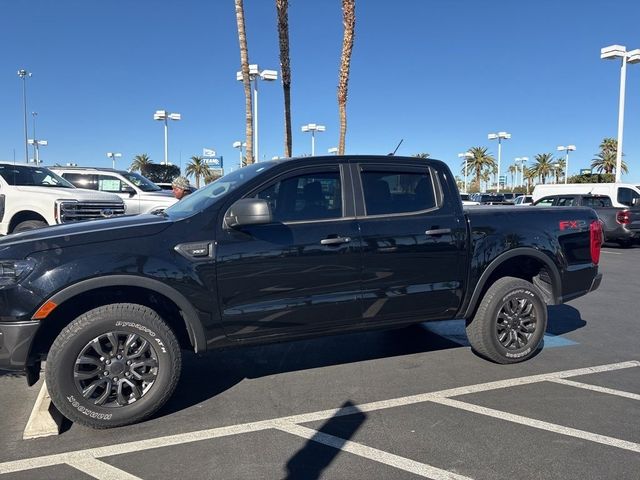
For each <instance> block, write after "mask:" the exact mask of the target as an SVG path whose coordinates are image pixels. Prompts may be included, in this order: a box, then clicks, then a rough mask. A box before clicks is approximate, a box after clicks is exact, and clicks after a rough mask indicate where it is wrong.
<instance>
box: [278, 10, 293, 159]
mask: <svg viewBox="0 0 640 480" xmlns="http://www.w3.org/2000/svg"><path fill="white" fill-rule="evenodd" d="M276 10H277V11H278V38H279V39H280V70H281V72H282V90H283V91H284V156H285V157H290V156H291V152H292V148H293V147H292V137H291V63H290V61H289V13H288V10H289V0H276Z"/></svg>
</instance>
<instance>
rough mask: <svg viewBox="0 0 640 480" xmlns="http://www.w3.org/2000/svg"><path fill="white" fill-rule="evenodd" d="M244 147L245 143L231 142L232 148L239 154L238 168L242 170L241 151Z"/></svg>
mask: <svg viewBox="0 0 640 480" xmlns="http://www.w3.org/2000/svg"><path fill="white" fill-rule="evenodd" d="M246 146H247V143H246V142H240V141H238V142H233V148H237V149H238V151H239V152H240V163H239V165H240V168H242V149H243V148H244V147H246Z"/></svg>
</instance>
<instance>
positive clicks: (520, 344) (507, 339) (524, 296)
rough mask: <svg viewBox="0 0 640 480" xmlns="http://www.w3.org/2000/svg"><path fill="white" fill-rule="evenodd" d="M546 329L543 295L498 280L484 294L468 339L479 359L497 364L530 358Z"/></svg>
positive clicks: (532, 288) (517, 282)
mask: <svg viewBox="0 0 640 480" xmlns="http://www.w3.org/2000/svg"><path fill="white" fill-rule="evenodd" d="M546 327H547V306H546V304H545V303H544V300H543V296H542V292H540V290H539V289H538V288H537V287H536V286H535V285H533V284H531V283H530V282H527V281H526V280H522V279H520V278H515V277H504V278H501V279H499V280H497V281H496V282H495V283H494V284H493V285H491V287H489V289H488V290H487V292H486V293H485V296H484V298H483V299H482V301H481V303H480V306H479V307H478V310H477V312H476V314H475V316H474V317H473V319H472V320H471V321H470V322H468V323H467V337H468V339H469V343H471V346H472V347H473V349H474V350H475V351H476V352H477V353H478V354H480V355H481V356H483V357H485V358H488V359H489V360H493V361H494V362H497V363H503V364H504V363H517V362H522V361H524V360H527V359H529V358H531V357H532V356H533V355H534V354H535V352H536V350H537V348H538V346H539V345H540V342H541V341H542V338H543V336H544V331H545V329H546Z"/></svg>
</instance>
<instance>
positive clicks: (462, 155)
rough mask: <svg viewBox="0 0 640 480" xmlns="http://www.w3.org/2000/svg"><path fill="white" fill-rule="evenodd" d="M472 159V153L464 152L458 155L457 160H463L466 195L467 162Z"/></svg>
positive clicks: (465, 191) (465, 190)
mask: <svg viewBox="0 0 640 480" xmlns="http://www.w3.org/2000/svg"><path fill="white" fill-rule="evenodd" d="M472 157H473V153H471V152H464V153H459V154H458V158H464V193H467V162H468V161H469V159H470V158H472ZM498 181H499V180H498Z"/></svg>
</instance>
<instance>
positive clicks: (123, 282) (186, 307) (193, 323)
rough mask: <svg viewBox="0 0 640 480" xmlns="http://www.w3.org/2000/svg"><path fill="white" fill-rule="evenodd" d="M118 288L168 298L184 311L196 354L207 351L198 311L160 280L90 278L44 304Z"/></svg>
mask: <svg viewBox="0 0 640 480" xmlns="http://www.w3.org/2000/svg"><path fill="white" fill-rule="evenodd" d="M117 286H127V287H142V288H146V289H147V290H152V291H154V292H156V293H158V294H160V295H163V296H165V297H167V298H168V299H169V300H171V301H172V302H174V303H175V304H176V305H177V306H178V308H179V309H180V310H181V311H182V314H183V315H182V317H183V319H184V322H185V326H186V328H187V333H188V334H189V340H190V341H191V345H192V346H193V349H194V351H195V352H196V353H199V352H203V351H205V350H206V349H207V342H206V337H205V334H204V329H203V327H202V323H201V322H200V319H199V317H198V312H196V309H195V308H194V307H193V305H191V303H190V302H189V301H188V300H187V299H186V298H185V297H184V295H182V294H181V293H180V292H178V291H177V290H176V289H174V288H172V287H170V286H168V285H166V284H164V283H162V282H160V281H159V280H154V279H152V278H147V277H139V276H135V275H108V276H105V277H95V278H90V279H87V280H82V281H80V282H78V283H74V284H73V285H70V286H68V287H66V288H64V289H62V290H60V291H59V292H58V293H56V294H54V295H53V296H51V297H49V298H48V299H47V300H46V301H45V302H42V303H43V304H45V303H46V302H53V303H55V304H56V305H60V304H61V303H63V302H65V301H66V300H69V299H70V298H73V297H75V296H76V295H79V294H81V293H84V292H88V291H90V290H95V289H98V288H104V287H117Z"/></svg>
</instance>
